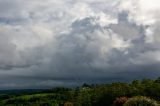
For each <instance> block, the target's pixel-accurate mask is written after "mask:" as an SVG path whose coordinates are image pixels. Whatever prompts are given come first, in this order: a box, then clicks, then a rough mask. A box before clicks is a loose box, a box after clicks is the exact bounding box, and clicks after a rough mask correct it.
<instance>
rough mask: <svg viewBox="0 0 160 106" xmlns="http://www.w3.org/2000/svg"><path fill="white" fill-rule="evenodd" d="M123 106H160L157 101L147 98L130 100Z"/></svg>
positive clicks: (140, 97)
mask: <svg viewBox="0 0 160 106" xmlns="http://www.w3.org/2000/svg"><path fill="white" fill-rule="evenodd" d="M123 106H160V105H159V104H158V103H157V102H156V101H155V100H152V99H150V98H147V97H143V96H137V97H133V98H130V99H129V100H128V101H127V102H126V103H125V104H124V105H123Z"/></svg>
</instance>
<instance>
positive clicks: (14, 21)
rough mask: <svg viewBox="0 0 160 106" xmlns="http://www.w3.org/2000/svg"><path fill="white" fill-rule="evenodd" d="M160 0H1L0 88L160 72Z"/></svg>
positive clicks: (131, 77)
mask: <svg viewBox="0 0 160 106" xmlns="http://www.w3.org/2000/svg"><path fill="white" fill-rule="evenodd" d="M159 4H160V0H0V89H17V88H20V89H21V88H51V87H55V86H76V85H80V84H82V83H84V82H86V83H106V82H113V81H131V80H134V79H142V78H156V77H158V76H160V35H159V34H160V6H159Z"/></svg>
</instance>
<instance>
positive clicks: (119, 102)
mask: <svg viewBox="0 0 160 106" xmlns="http://www.w3.org/2000/svg"><path fill="white" fill-rule="evenodd" d="M127 100H128V98H127V97H119V98H116V100H115V101H114V102H113V104H114V105H115V106H123V104H124V103H125V102H126V101H127Z"/></svg>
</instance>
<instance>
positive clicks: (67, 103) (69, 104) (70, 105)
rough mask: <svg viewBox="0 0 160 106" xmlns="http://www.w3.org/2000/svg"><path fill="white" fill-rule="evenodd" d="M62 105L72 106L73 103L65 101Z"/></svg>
mask: <svg viewBox="0 0 160 106" xmlns="http://www.w3.org/2000/svg"><path fill="white" fill-rule="evenodd" d="M64 106H73V103H72V102H66V103H65V104H64Z"/></svg>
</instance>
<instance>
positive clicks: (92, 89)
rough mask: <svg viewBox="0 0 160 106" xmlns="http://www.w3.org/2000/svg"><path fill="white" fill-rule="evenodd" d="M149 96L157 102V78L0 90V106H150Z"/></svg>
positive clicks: (159, 83) (159, 85)
mask: <svg viewBox="0 0 160 106" xmlns="http://www.w3.org/2000/svg"><path fill="white" fill-rule="evenodd" d="M16 92H17V93H16ZM148 97H149V98H152V99H154V100H156V101H160V77H159V78H158V79H156V80H150V79H143V80H134V81H132V82H131V83H122V82H116V83H111V84H100V85H98V84H97V85H93V84H91V85H89V84H86V83H84V84H83V86H82V87H77V88H73V89H70V88H53V89H48V90H40V91H36V90H31V91H29V90H22V91H20V92H18V91H15V90H14V91H13V93H12V91H9V93H7V91H4V92H3V91H1V93H0V106H113V105H114V106H122V105H123V104H124V103H125V106H128V103H137V102H138V103H139V101H138V100H142V101H145V102H144V103H145V105H143V106H150V105H147V103H153V100H152V99H149V98H148ZM128 98H130V99H128ZM137 98H138V99H137ZM126 101H127V102H126ZM148 101H149V102H148ZM141 103H142V102H141ZM154 103H156V102H154ZM137 106H138V105H137ZM139 106H140V105H139Z"/></svg>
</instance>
